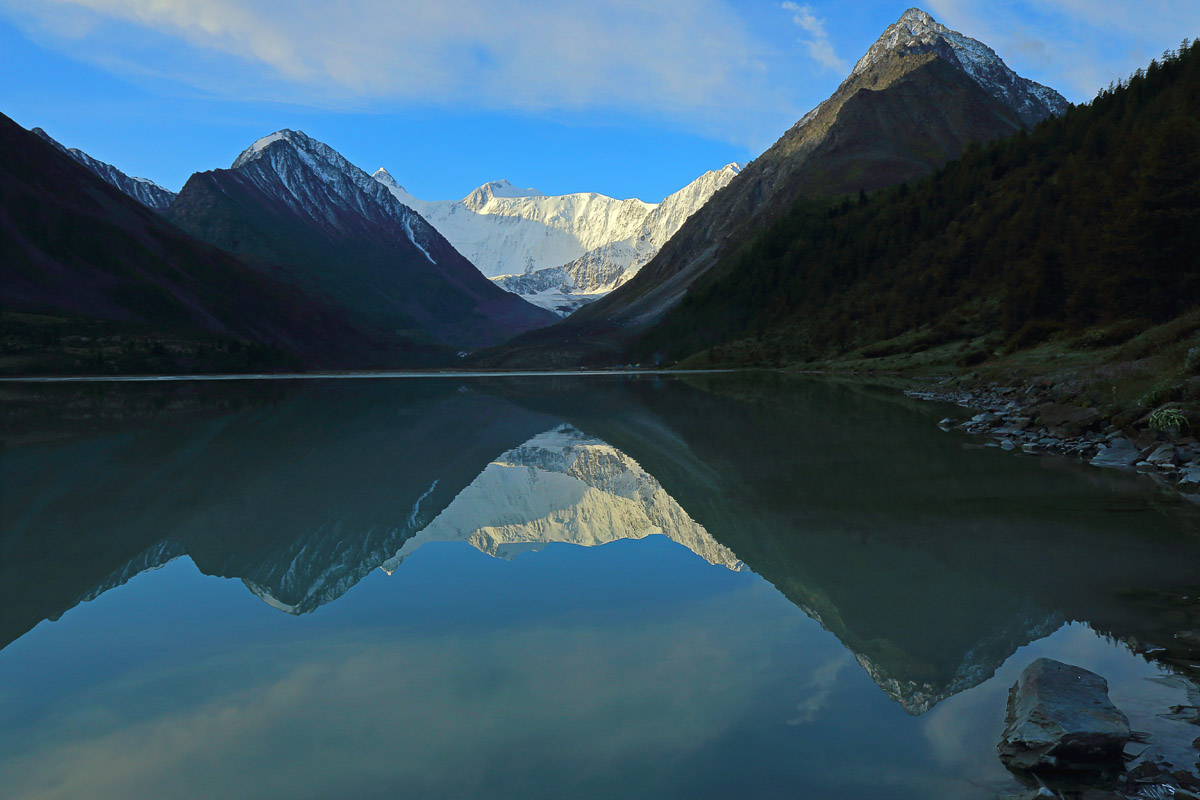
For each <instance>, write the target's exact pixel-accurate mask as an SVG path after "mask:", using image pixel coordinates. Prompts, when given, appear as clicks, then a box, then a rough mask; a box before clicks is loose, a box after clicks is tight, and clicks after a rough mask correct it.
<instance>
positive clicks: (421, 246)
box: [167, 130, 556, 349]
mask: <svg viewBox="0 0 1200 800" xmlns="http://www.w3.org/2000/svg"><path fill="white" fill-rule="evenodd" d="M167 216H168V218H169V219H170V220H171V221H172V222H174V223H175V224H177V225H179V226H180V227H181V228H183V229H184V230H186V231H188V232H189V233H191V234H193V235H195V236H197V237H198V238H200V239H203V240H205V241H207V242H210V243H212V244H215V245H217V246H218V247H221V248H223V249H225V250H228V251H230V252H232V253H234V254H236V255H238V256H240V257H242V258H243V259H245V260H246V261H247V263H249V264H251V265H252V266H254V267H255V268H256V269H259V270H260V271H262V272H264V273H266V274H268V275H271V276H272V277H273V278H276V279H278V280H281V281H285V282H287V283H291V284H294V285H296V286H298V287H300V288H302V289H303V290H305V291H306V292H309V293H311V294H313V295H315V296H318V297H322V298H325V299H327V300H328V301H330V302H331V303H333V304H335V305H337V306H338V307H341V308H344V309H345V310H347V311H348V312H350V313H351V314H353V315H355V316H356V317H359V318H362V319H365V320H368V321H369V322H370V323H372V324H373V325H377V326H379V327H381V328H383V329H385V330H387V331H389V332H391V334H392V336H393V337H394V339H395V340H397V341H402V342H408V343H412V344H413V346H420V345H422V344H424V345H425V346H426V347H428V348H431V349H433V348H437V347H442V348H446V347H453V348H459V347H465V348H471V347H478V346H482V345H493V344H497V343H499V342H502V341H504V340H506V339H508V338H509V337H511V336H513V335H515V334H517V333H522V332H524V331H529V330H532V329H534V328H538V327H541V326H544V325H548V324H550V323H551V322H553V321H554V320H555V319H556V317H555V315H554V314H553V313H551V312H549V311H546V310H544V309H540V308H537V307H536V306H533V305H531V304H529V303H527V302H525V301H524V300H522V299H520V298H518V297H516V296H515V295H513V294H510V293H508V292H505V291H504V290H502V289H500V288H499V287H497V286H496V285H494V284H493V283H492V282H491V281H489V280H487V279H486V278H484V277H483V276H482V275H481V274H480V273H479V271H478V270H477V269H475V267H474V266H472V265H471V263H470V262H469V261H467V260H466V259H465V258H463V257H462V256H461V255H460V254H459V253H458V251H456V250H455V249H454V248H453V247H452V246H451V245H450V243H449V242H447V241H446V240H445V238H444V237H442V235H441V234H439V233H438V232H437V231H436V230H434V228H433V227H432V226H431V225H429V223H427V222H426V221H425V220H424V219H423V218H422V217H421V216H420V215H419V214H417V213H416V212H415V211H413V210H412V209H410V208H408V207H407V206H405V205H403V204H402V203H400V202H399V201H398V200H396V198H395V197H393V196H392V195H391V193H390V192H389V191H388V190H387V189H386V188H385V187H384V186H383V185H382V184H380V183H379V182H377V181H375V180H374V179H372V178H371V176H370V175H367V174H366V173H365V172H363V171H362V170H360V169H358V168H357V167H355V166H354V165H353V164H351V163H350V162H348V161H346V159H345V158H343V157H342V156H341V155H340V154H339V153H337V152H336V151H335V150H333V149H332V148H331V147H329V146H328V145H325V144H323V143H321V142H318V141H315V140H313V139H311V138H309V137H308V136H305V135H304V134H303V133H299V132H296V131H287V130H285V131H280V132H278V133H275V134H272V135H271V136H268V137H265V138H263V139H260V140H259V141H258V142H256V143H255V144H254V145H253V146H251V147H250V148H248V149H247V150H246V151H245V152H244V153H242V154H241V155H240V156H239V157H238V159H237V160H236V161H235V162H234V164H233V167H232V168H231V169H227V170H226V169H222V170H213V171H210V172H201V173H197V174H196V175H193V176H192V177H191V178H190V179H188V182H187V184H186V185H185V186H184V187H183V190H182V191H181V192H180V193H179V197H178V198H177V199H176V201H175V203H174V204H173V205H172V206H171V208H170V210H169V211H168V212H167Z"/></svg>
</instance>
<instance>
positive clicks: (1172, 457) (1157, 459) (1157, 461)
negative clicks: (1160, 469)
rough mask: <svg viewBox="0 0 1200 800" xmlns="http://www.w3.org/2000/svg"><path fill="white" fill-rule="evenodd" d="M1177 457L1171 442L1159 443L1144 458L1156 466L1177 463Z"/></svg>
mask: <svg viewBox="0 0 1200 800" xmlns="http://www.w3.org/2000/svg"><path fill="white" fill-rule="evenodd" d="M1177 458H1178V457H1177V456H1176V454H1175V445H1173V444H1160V445H1159V446H1158V447H1156V448H1154V450H1153V451H1152V452H1151V453H1150V454H1149V455H1148V456H1146V460H1147V461H1149V462H1150V463H1151V464H1154V465H1156V466H1164V465H1166V464H1175V463H1177Z"/></svg>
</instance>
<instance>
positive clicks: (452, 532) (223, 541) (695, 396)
mask: <svg viewBox="0 0 1200 800" xmlns="http://www.w3.org/2000/svg"><path fill="white" fill-rule="evenodd" d="M464 388H466V390H465V391H464V390H463V389H464ZM116 391H117V392H121V391H125V390H122V389H117V390H116ZM137 391H149V389H141V390H137ZM224 391H226V392H233V391H235V387H230V388H229V389H226V390H224ZM236 391H237V395H236V396H237V402H236V403H233V404H231V405H230V404H223V403H222V402H221V390H218V391H217V393H216V394H215V395H212V396H211V397H210V400H211V402H212V404H213V407H214V411H213V412H212V413H211V414H210V415H209V416H208V417H207V418H202V417H201V415H200V411H199V410H198V408H197V407H196V406H197V405H198V403H193V404H192V407H191V408H190V410H189V415H188V418H187V420H186V421H184V420H175V421H173V420H171V419H170V418H164V419H161V420H160V421H159V422H158V423H156V424H142V425H123V426H122V427H120V428H118V429H114V430H113V431H112V432H109V433H93V434H92V435H89V436H85V437H79V436H77V435H76V436H74V437H72V438H66V439H62V440H60V441H54V442H42V443H33V444H17V445H16V446H11V447H8V448H6V450H5V451H4V452H3V453H2V454H0V479H2V481H3V483H2V485H3V487H4V492H5V494H4V497H3V503H2V504H0V510H2V513H3V516H2V517H0V614H2V615H3V616H2V617H0V641H4V642H9V641H12V640H13V639H15V638H17V637H19V636H21V635H22V634H23V633H24V632H25V631H27V630H28V629H29V628H30V627H32V626H33V625H35V624H37V623H38V622H39V621H40V620H42V619H46V618H51V619H53V618H57V617H58V616H60V615H61V614H62V613H64V612H65V611H67V610H68V609H70V608H71V607H72V606H74V605H75V604H76V603H78V602H80V601H82V600H86V599H89V598H92V597H95V596H98V595H99V594H101V593H103V592H104V591H107V590H108V589H110V588H112V587H115V586H118V585H120V584H121V583H123V582H125V581H126V580H128V579H129V578H130V577H132V576H134V575H136V574H137V573H138V572H140V571H143V570H145V569H149V568H153V567H155V566H159V565H161V564H163V563H165V562H166V561H168V560H170V559H172V558H175V557H178V556H180V555H188V556H189V557H190V558H191V559H192V560H193V561H194V562H195V564H196V565H197V567H198V568H199V569H200V570H201V571H202V572H204V573H207V574H212V575H220V576H224V577H234V578H240V579H242V580H243V581H244V582H245V584H246V586H247V587H248V588H249V589H250V591H252V592H253V593H254V594H256V595H257V596H258V597H260V598H261V599H262V600H263V601H265V602H267V603H269V604H270V605H272V606H273V607H275V608H278V609H280V610H282V611H285V612H288V613H292V614H300V613H306V612H309V611H312V610H314V609H316V608H318V607H319V606H321V605H323V604H325V603H328V602H332V601H334V600H336V599H337V598H338V597H340V596H341V595H343V594H344V593H345V592H347V591H348V590H349V589H350V588H351V587H353V586H354V584H355V583H357V582H358V581H359V580H361V579H362V578H363V577H364V576H366V575H367V574H368V573H369V572H371V571H372V570H374V569H375V568H376V567H384V568H385V569H387V570H389V571H392V570H395V569H396V567H397V566H398V565H399V564H400V563H401V562H403V561H404V560H405V559H406V558H407V557H408V556H409V555H410V554H411V553H412V552H413V551H415V550H416V549H417V548H418V547H420V546H422V545H424V544H426V543H432V542H447V541H460V542H466V543H469V544H470V545H472V546H473V547H475V548H477V549H479V550H480V551H482V552H485V553H488V554H490V555H493V556H497V557H503V558H511V557H514V556H517V555H519V554H521V553H523V552H526V551H530V550H536V549H539V548H540V547H542V546H544V545H545V544H548V543H552V542H567V543H573V544H577V545H585V546H588V545H602V544H604V543H606V542H609V541H613V540H616V539H621V538H641V537H644V536H647V535H650V534H661V535H665V536H667V537H668V538H670V539H672V540H674V541H676V542H678V543H680V544H682V545H683V546H684V547H686V548H688V549H690V550H692V551H693V552H694V553H696V554H697V555H699V556H700V557H702V558H704V559H705V560H707V561H708V562H709V563H711V564H713V565H714V566H716V567H720V568H729V569H737V568H739V567H740V566H741V564H742V563H744V564H745V565H746V566H748V567H749V568H750V569H751V570H753V571H754V572H756V573H758V574H759V575H761V576H762V577H763V578H765V579H766V580H768V581H769V582H770V583H772V584H773V585H774V586H775V587H776V588H777V589H778V590H779V591H780V592H782V593H783V594H784V595H785V596H786V597H787V598H789V599H790V600H791V601H792V602H793V603H795V604H796V605H797V606H799V607H800V608H802V609H803V610H804V611H805V612H806V613H807V614H809V615H810V616H812V617H813V618H814V619H816V620H818V621H819V622H820V623H821V624H822V625H823V626H824V627H826V628H827V629H828V630H829V631H831V632H832V633H833V634H834V635H836V636H837V637H838V639H839V640H840V641H841V642H842V643H843V644H844V645H845V646H846V647H847V648H848V649H849V650H850V651H851V652H853V654H854V655H855V657H856V659H857V660H858V662H859V663H860V664H861V665H862V667H863V668H864V669H865V670H866V671H867V672H868V673H869V674H870V675H871V677H872V678H873V679H874V680H875V681H876V682H877V683H878V684H879V685H880V687H881V688H882V689H883V690H884V691H885V692H887V693H888V695H889V696H891V697H892V698H893V699H895V700H896V701H897V702H898V703H900V704H901V705H902V706H903V707H904V708H905V709H906V710H908V711H909V712H910V713H914V714H918V713H923V712H924V711H927V710H928V709H929V708H931V707H932V706H933V705H934V704H936V703H937V702H939V701H940V700H941V699H943V698H945V697H947V696H949V695H952V694H955V693H957V692H959V691H963V690H964V689H966V688H969V687H971V686H974V685H976V684H978V683H980V682H982V681H983V680H985V679H987V678H988V677H989V676H991V675H992V674H993V672H994V671H995V669H996V668H997V667H998V666H999V665H1000V664H1001V663H1003V662H1004V661H1005V660H1006V659H1007V658H1008V657H1009V656H1010V655H1011V654H1012V653H1013V652H1014V651H1015V650H1016V649H1017V648H1019V647H1021V646H1022V645H1024V644H1026V643H1028V642H1031V641H1033V640H1036V639H1039V638H1041V637H1043V636H1046V635H1048V634H1049V633H1051V632H1053V631H1054V630H1055V629H1057V628H1058V627H1059V626H1060V625H1061V624H1062V622H1063V621H1065V620H1083V621H1086V622H1088V623H1089V624H1091V625H1093V626H1094V627H1096V628H1097V629H1099V630H1102V631H1107V632H1111V633H1114V634H1116V635H1121V636H1125V635H1136V636H1138V637H1139V638H1140V639H1142V640H1143V641H1153V638H1154V636H1153V633H1152V632H1151V633H1147V631H1148V630H1149V629H1148V628H1147V615H1146V613H1145V612H1142V611H1138V610H1137V609H1136V608H1135V607H1134V606H1132V605H1131V604H1130V603H1129V602H1128V601H1127V599H1126V597H1127V590H1129V589H1137V590H1139V591H1141V592H1146V591H1156V590H1165V589H1177V588H1179V587H1183V586H1187V585H1189V583H1192V584H1194V582H1195V565H1196V564H1197V563H1200V539H1197V536H1196V530H1197V525H1196V519H1195V515H1194V514H1191V515H1189V514H1185V513H1181V511H1180V510H1179V509H1176V508H1171V507H1163V508H1159V507H1156V506H1155V505H1153V503H1152V502H1151V501H1152V499H1153V498H1148V497H1147V496H1146V495H1144V494H1142V493H1141V492H1140V489H1139V488H1138V487H1137V486H1136V485H1130V484H1129V483H1127V482H1126V481H1124V480H1121V479H1120V478H1121V477H1122V476H1116V477H1114V476H1112V475H1109V474H1106V473H1098V472H1095V471H1091V472H1087V473H1083V474H1076V473H1072V472H1063V471H1054V470H1049V469H1045V468H1040V467H1039V466H1038V463H1037V462H1034V461H1033V460H1027V459H1023V458H1020V457H1017V456H1014V455H1011V454H1005V453H999V452H995V451H983V452H981V451H967V450H964V449H963V448H962V443H963V440H962V438H960V437H957V436H952V435H946V434H941V433H940V432H938V431H937V430H936V428H934V427H933V425H932V423H931V419H930V416H929V415H928V412H927V411H921V410H918V409H914V407H912V406H911V405H909V404H907V401H904V400H903V399H897V398H896V397H895V396H894V395H890V394H887V393H881V392H872V391H869V390H865V389H861V388H856V387H841V386H836V385H830V384H825V383H816V382H806V381H802V380H775V379H774V378H772V377H770V376H757V377H751V376H740V377H729V376H720V377H719V376H711V377H709V378H707V379H706V380H705V381H703V382H697V383H685V382H683V381H678V380H673V381H659V380H633V381H627V380H621V379H612V380H609V379H605V378H594V377H593V378H563V379H558V380H553V379H536V380H533V379H515V378H514V379H503V380H488V381H480V382H475V383H471V384H470V385H469V388H467V387H461V388H460V386H459V384H457V383H455V382H453V381H439V380H429V381H411V380H410V381H394V382H393V381H389V382H374V381H372V382H358V381H350V382H347V381H338V382H326V383H317V384H312V383H309V384H304V383H298V384H294V385H293V384H281V385H275V386H274V387H270V388H267V389H264V390H263V391H264V392H265V393H264V394H262V395H261V396H259V397H258V398H257V400H256V399H255V398H254V396H253V394H247V390H246V388H245V387H240V388H237V389H236ZM64 400H65V398H63V399H60V402H63V401H64ZM75 402H76V403H79V402H82V401H75ZM113 405H114V404H113V403H112V402H108V403H107V404H106V407H112V406H113ZM138 405H139V407H144V405H145V404H144V403H139V404H138ZM222 405H225V407H224V408H222V407H221V406H222ZM1088 479H1092V480H1094V481H1095V483H1089V480H1088ZM527 557H530V558H536V556H527ZM410 568H418V567H417V566H416V564H413V565H406V566H405V569H410ZM406 574H407V573H406V572H405V570H404V569H401V570H399V571H397V572H396V573H395V575H393V578H392V579H393V580H403V579H404V576H405V575H406Z"/></svg>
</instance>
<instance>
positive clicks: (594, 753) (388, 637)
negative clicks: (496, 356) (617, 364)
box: [0, 375, 1200, 800]
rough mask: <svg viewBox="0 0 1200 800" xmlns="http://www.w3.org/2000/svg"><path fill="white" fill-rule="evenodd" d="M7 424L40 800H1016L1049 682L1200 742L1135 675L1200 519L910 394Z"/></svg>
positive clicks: (509, 398)
mask: <svg viewBox="0 0 1200 800" xmlns="http://www.w3.org/2000/svg"><path fill="white" fill-rule="evenodd" d="M2 394H3V400H4V403H5V409H6V412H5V427H4V431H3V434H4V439H5V446H4V449H3V450H2V451H0V487H2V492H3V494H2V496H0V796H3V797H5V798H98V799H104V798H122V799H124V798H132V797H155V798H209V797H240V798H241V797H244V798H287V799H288V800H298V799H299V798H340V797H354V798H395V797H405V798H540V797H546V798H564V797H569V798H593V797H595V798H609V797H622V798H676V797H678V798H709V797H711V798H724V797H738V798H742V797H756V798H774V797H780V798H783V797H787V798H835V797H836V798H880V797H887V798H901V799H903V798H922V799H923V800H924V799H926V798H932V797H936V798H993V797H998V796H1006V795H1007V794H1008V793H1009V792H1011V791H1013V790H1015V789H1016V788H1017V784H1016V783H1015V782H1014V781H1013V779H1012V778H1011V777H1010V776H1009V775H1008V773H1007V772H1006V771H1005V770H1004V769H1003V767H1002V766H1001V765H1000V763H999V761H998V760H997V759H996V755H995V742H996V739H997V737H998V735H999V732H1000V729H1001V727H1002V721H1003V715H1004V703H1005V693H1006V691H1007V689H1008V687H1009V686H1010V685H1011V684H1012V683H1013V681H1014V680H1015V678H1016V675H1017V674H1018V673H1019V672H1020V670H1021V669H1023V668H1024V667H1025V666H1026V665H1027V664H1028V663H1029V662H1030V661H1032V660H1033V659H1034V658H1037V657H1039V656H1050V657H1053V658H1058V659H1061V660H1065V661H1069V662H1071V663H1075V664H1079V665H1081V666H1084V667H1087V668H1089V669H1093V670H1095V671H1097V672H1099V673H1101V674H1102V675H1104V676H1105V677H1106V678H1107V679H1108V680H1109V683H1110V686H1111V694H1112V697H1113V699H1114V701H1115V702H1116V703H1117V704H1118V706H1120V707H1121V708H1123V709H1124V710H1125V711H1126V712H1127V713H1128V714H1129V716H1130V717H1131V720H1132V723H1133V727H1134V728H1135V729H1137V730H1140V731H1143V732H1146V733H1147V734H1148V735H1149V737H1150V738H1149V746H1150V747H1152V748H1157V749H1158V751H1159V752H1162V753H1164V754H1168V755H1171V756H1172V757H1175V758H1178V759H1182V758H1184V755H1183V754H1185V753H1187V752H1188V751H1187V748H1189V747H1190V744H1189V743H1190V741H1191V739H1192V738H1195V736H1196V734H1197V733H1198V731H1196V729H1195V728H1194V726H1193V727H1189V726H1187V725H1185V724H1184V723H1180V722H1174V721H1172V720H1169V719H1166V718H1164V717H1162V716H1160V715H1161V714H1162V713H1163V712H1164V711H1165V710H1166V709H1167V708H1168V707H1170V706H1172V705H1176V704H1181V703H1187V702H1189V701H1188V694H1187V692H1188V684H1187V683H1186V682H1185V681H1182V680H1181V679H1180V678H1179V676H1178V674H1177V671H1172V670H1170V669H1168V667H1167V666H1165V665H1162V664H1160V663H1157V662H1151V661H1148V660H1147V659H1146V658H1144V657H1142V656H1140V655H1137V654H1136V652H1135V651H1136V650H1144V649H1145V648H1146V647H1148V646H1153V645H1156V644H1157V643H1159V642H1169V641H1170V640H1171V638H1172V637H1173V634H1174V632H1175V631H1177V630H1179V629H1180V628H1181V626H1184V625H1188V624H1191V625H1193V626H1195V624H1197V621H1196V620H1190V621H1189V617H1188V616H1187V613H1188V612H1186V611H1179V610H1177V609H1176V610H1166V611H1164V608H1163V604H1162V603H1161V602H1160V601H1159V598H1162V597H1172V596H1175V595H1177V594H1178V593H1179V592H1181V591H1182V592H1184V593H1186V592H1187V591H1188V590H1189V589H1194V588H1200V577H1198V576H1200V521H1198V519H1197V514H1196V513H1195V511H1194V509H1192V508H1190V507H1188V506H1185V505H1184V504H1182V503H1180V502H1178V501H1173V500H1171V499H1170V498H1167V497H1165V496H1161V495H1158V494H1155V493H1154V492H1153V491H1151V490H1149V489H1148V488H1147V484H1145V483H1143V482H1142V481H1141V480H1140V479H1137V478H1136V477H1133V476H1125V475H1119V474H1114V473H1109V472H1101V471H1098V470H1092V469H1089V468H1080V467H1075V466H1072V465H1068V464H1065V463H1062V462H1059V461H1054V460H1039V459H1034V458H1028V457H1022V456H1017V455H1013V454H1009V453H1001V452H998V451H996V450H993V449H986V448H980V447H979V442H977V441H974V440H972V439H970V438H969V437H966V436H965V435H958V434H945V433H941V432H940V431H938V430H937V428H936V427H935V426H934V425H933V421H934V420H936V419H937V418H938V416H939V414H942V413H944V409H939V408H936V407H931V406H928V405H923V404H917V403H915V402H911V401H908V400H906V399H904V398H903V397H899V396H897V395H896V394H894V393H890V392H886V391H883V390H873V389H869V388H864V387H858V386H843V385H836V384H830V383H821V382H814V381H807V380H800V379H785V378H782V377H779V376H771V375H765V376H750V375H711V376H689V377H687V378H682V379H667V378H662V377H637V378H629V377H619V376H611V377H589V378H572V377H563V376H559V377H547V378H533V377H527V378H505V379H501V378H470V379H468V378H457V379H456V378H445V379H424V380H420V381H416V380H406V379H396V380H373V381H269V382H254V381H233V382H223V383H220V384H208V385H203V384H194V383H176V384H171V385H154V384H127V385H117V384H99V383H98V384H88V385H86V386H77V385H76V386H69V385H63V386H51V385H45V384H42V385H37V386H24V387H23V386H20V385H17V384H7V385H5V386H4V387H3V389H2ZM1191 596H1192V597H1195V594H1192V595H1191ZM1181 615H1182V616H1181ZM1193 691H1194V688H1193ZM1195 756H1196V754H1195V752H1194V751H1191V755H1190V758H1191V759H1193V760H1194V759H1195Z"/></svg>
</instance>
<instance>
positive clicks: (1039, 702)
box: [997, 658, 1130, 771]
mask: <svg viewBox="0 0 1200 800" xmlns="http://www.w3.org/2000/svg"><path fill="white" fill-rule="evenodd" d="M1004 723H1005V724H1004V733H1003V734H1002V735H1001V737H1000V744H999V746H998V748H997V749H998V750H999V751H1000V759H1001V760H1002V761H1003V762H1004V763H1005V765H1006V766H1008V767H1009V768H1010V769H1014V770H1023V771H1029V770H1081V769H1103V768H1106V767H1114V766H1119V765H1120V764H1121V753H1122V751H1123V750H1124V749H1125V745H1126V743H1127V742H1128V741H1129V735H1130V732H1129V719H1128V718H1127V717H1126V716H1125V715H1124V714H1123V713H1121V711H1120V709H1118V708H1117V707H1116V706H1114V705H1113V704H1112V701H1111V700H1109V699H1108V682H1107V681H1106V680H1104V678H1102V677H1100V676H1099V675H1097V674H1096V673H1094V672H1089V671H1088V670H1086V669H1083V668H1081V667H1076V666H1072V665H1070V664H1064V663H1062V662H1061V661H1055V660H1053V659H1050V658H1039V659H1038V660H1037V661H1034V662H1033V663H1032V664H1030V665H1029V666H1028V667H1026V668H1025V670H1024V671H1023V672H1022V673H1021V676H1020V678H1018V679H1017V682H1016V683H1015V684H1014V685H1013V687H1012V688H1011V689H1009V691H1008V711H1007V714H1006V716H1005V720H1004Z"/></svg>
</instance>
